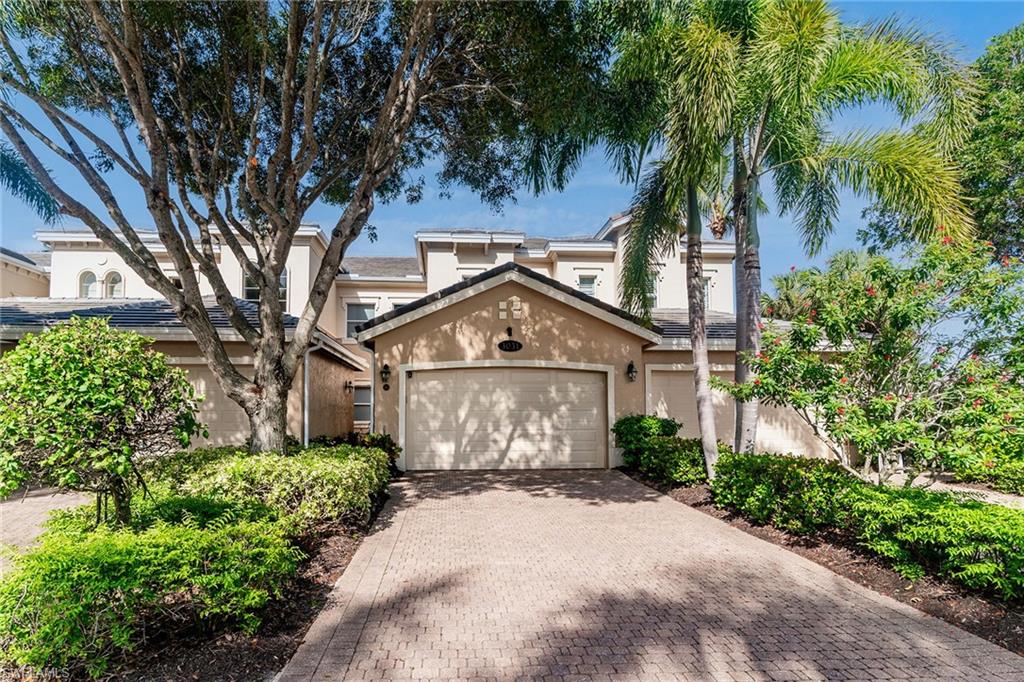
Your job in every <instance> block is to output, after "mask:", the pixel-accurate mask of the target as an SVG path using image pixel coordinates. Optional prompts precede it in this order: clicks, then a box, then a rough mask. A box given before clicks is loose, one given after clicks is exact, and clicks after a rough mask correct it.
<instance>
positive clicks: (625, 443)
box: [612, 414, 683, 467]
mask: <svg viewBox="0 0 1024 682" xmlns="http://www.w3.org/2000/svg"><path fill="white" fill-rule="evenodd" d="M682 427H683V425H682V424H680V423H679V422H677V421H676V420H674V419H665V418H664V417H655V416H653V415H649V414H630V415H626V416H625V417H620V418H619V419H618V420H616V422H615V424H614V425H613V426H612V433H613V434H615V445H617V446H618V447H620V448H622V462H623V463H624V464H625V465H626V466H628V467H635V466H637V465H638V464H639V463H640V455H641V454H642V453H643V451H644V450H646V449H647V444H648V442H649V441H650V439H651V438H655V437H657V436H666V437H667V436H675V435H676V434H677V433H679V429H681V428H682Z"/></svg>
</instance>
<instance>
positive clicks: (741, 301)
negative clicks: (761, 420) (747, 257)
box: [732, 138, 750, 450]
mask: <svg viewBox="0 0 1024 682" xmlns="http://www.w3.org/2000/svg"><path fill="white" fill-rule="evenodd" d="M732 162H733V184H732V216H733V224H734V225H735V229H734V230H733V233H734V234H733V238H734V239H735V240H736V258H735V260H734V261H733V270H734V277H733V280H734V286H735V289H736V293H735V297H736V298H735V300H736V359H735V361H734V367H735V369H734V372H735V374H734V376H733V381H735V382H736V383H737V384H742V383H746V381H747V379H748V376H749V373H750V372H749V368H748V367H747V365H746V364H744V363H743V361H742V360H741V354H742V352H743V349H744V345H745V344H746V340H747V317H746V309H747V296H746V279H745V277H744V271H743V256H744V251H745V249H746V241H747V173H746V170H744V167H743V142H742V140H741V139H740V138H735V139H734V140H733V161H732ZM744 416H745V415H744V412H743V403H740V402H737V403H736V424H735V426H736V428H735V433H734V434H733V448H734V449H736V450H739V449H740V442H741V440H742V434H743V425H744Z"/></svg>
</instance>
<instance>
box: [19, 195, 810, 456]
mask: <svg viewBox="0 0 1024 682" xmlns="http://www.w3.org/2000/svg"><path fill="white" fill-rule="evenodd" d="M36 236H37V238H38V239H39V241H41V242H42V243H43V245H44V246H45V247H46V251H45V254H46V256H48V257H49V259H50V262H49V266H48V268H46V270H45V274H46V276H47V278H48V291H47V292H45V295H36V296H38V298H36V299H31V298H24V297H25V296H29V295H31V294H26V293H21V294H20V295H21V296H22V297H21V298H18V299H11V300H7V301H0V338H3V339H5V340H6V341H7V342H8V343H12V342H14V341H16V339H17V337H18V336H17V335H18V334H19V333H23V332H19V330H18V329H17V328H15V326H12V325H11V324H10V323H9V320H10V318H11V316H12V314H14V312H15V311H17V310H24V311H31V310H32V309H33V308H32V307H33V306H36V307H37V308H38V307H40V306H42V307H43V308H45V307H46V306H53V305H55V304H56V303H55V302H61V305H62V306H63V307H62V308H61V309H62V310H64V311H70V310H73V309H76V307H77V308H78V309H86V308H88V309H93V308H94V307H96V306H100V309H101V310H104V306H105V307H106V311H109V309H112V308H132V307H133V306H139V305H157V304H158V302H156V301H154V300H153V299H155V298H156V293H155V292H154V291H152V290H151V289H149V288H148V287H147V286H146V285H145V284H144V283H143V282H142V281H141V279H139V278H138V277H137V276H135V275H134V273H132V272H131V270H130V269H129V268H127V267H126V266H125V264H124V263H123V262H122V261H121V260H120V258H118V257H117V256H116V255H115V254H113V253H112V252H110V250H109V249H106V248H105V247H104V246H103V245H102V244H101V243H100V242H99V240H98V239H96V237H95V236H94V235H92V233H91V232H88V231H73V230H70V231H64V230H51V231H44V232H40V233H38V234H37V235H36ZM628 237H629V217H628V215H617V216H613V217H612V218H610V219H609V220H608V221H607V222H606V223H605V224H604V225H603V226H602V227H601V228H600V229H599V230H597V231H596V233H593V234H590V235H585V236H577V237H558V238H542V237H531V236H528V235H526V234H524V233H522V232H518V231H512V230H473V229H469V230H467V229H457V230H440V229H439V230H427V231H421V232H418V233H417V234H416V236H415V239H414V244H413V247H414V255H413V256H408V257H398V256H394V257H391V256H387V257H371V256H363V257H349V258H346V259H345V260H344V262H343V263H342V267H341V269H340V271H339V273H338V275H337V278H336V281H335V286H334V288H333V290H332V292H331V294H330V297H329V299H328V301H327V304H326V306H325V309H324V312H323V315H322V317H321V319H320V324H319V326H320V331H319V334H320V336H319V337H318V338H319V339H320V340H321V344H320V347H318V348H317V349H316V350H315V351H314V352H312V354H311V360H310V362H309V368H310V371H309V372H305V371H304V372H301V373H300V376H299V377H297V378H296V382H297V385H296V387H295V389H293V393H295V394H296V397H295V399H294V401H293V403H294V405H293V417H292V419H291V421H292V431H293V434H294V435H296V436H297V437H302V436H309V435H310V434H312V435H319V434H321V433H328V432H334V431H338V432H341V431H347V430H352V429H355V430H367V429H373V430H377V431H384V432H387V433H390V434H392V435H393V436H394V437H395V438H396V439H397V440H398V441H399V442H400V444H401V445H402V447H403V449H404V452H403V455H402V459H401V461H400V462H399V464H400V466H402V467H404V468H409V469H438V468H531V467H608V466H616V465H617V464H619V459H618V454H617V452H616V450H615V447H614V443H613V441H612V439H611V435H610V427H611V424H612V423H613V422H614V420H615V419H617V418H618V417H620V416H623V415H626V414H631V413H638V412H647V413H652V414H660V415H664V416H672V417H675V418H677V419H679V420H680V421H682V422H683V425H684V426H683V432H682V433H683V435H686V436H693V435H696V433H697V421H696V410H695V406H694V400H693V371H692V369H693V368H692V363H691V359H690V349H689V339H688V324H687V316H686V309H685V307H686V300H687V296H686V275H685V262H686V253H685V245H684V244H683V243H680V245H679V246H678V247H677V248H675V249H673V250H671V251H670V252H667V253H665V254H664V255H663V257H662V258H661V260H660V262H659V267H658V271H657V274H656V276H655V277H654V278H652V281H651V287H650V296H651V303H652V306H653V308H654V323H655V324H654V326H645V325H644V324H642V323H641V321H640V320H637V319H635V318H634V317H632V316H631V315H629V314H628V313H626V312H624V311H623V310H621V309H619V307H618V305H619V302H620V301H619V286H618V282H619V276H620V273H621V268H622V255H623V247H624V244H625V242H626V240H628ZM145 239H147V240H149V242H150V244H151V245H152V248H153V250H154V252H155V253H156V254H157V256H158V258H159V257H164V256H163V254H162V253H161V250H162V247H161V245H160V244H159V240H158V239H157V238H156V235H155V234H148V235H146V236H145ZM326 246H327V242H326V239H325V237H324V235H323V233H322V232H321V231H320V229H319V228H318V227H316V226H313V225H308V226H303V227H302V228H301V229H300V230H299V233H298V235H297V237H296V241H295V246H294V248H293V249H292V252H291V254H290V256H289V260H288V264H287V267H286V272H285V274H284V276H283V277H282V281H281V296H282V300H283V301H284V303H285V311H286V313H288V314H290V315H294V314H297V313H299V312H300V311H301V309H302V306H303V305H304V304H305V301H306V295H307V293H308V291H309V283H310V281H311V280H312V277H313V275H314V273H315V272H316V270H317V268H318V267H319V265H320V262H321V258H322V256H323V253H324V251H325V249H326ZM734 253H735V249H734V246H733V245H732V244H730V243H726V242H721V241H708V242H706V243H705V244H704V260H705V274H706V277H705V281H704V288H705V294H706V300H707V301H708V308H709V313H708V320H709V324H708V332H709V337H710V348H711V361H712V365H713V367H712V369H713V371H714V372H716V373H718V374H720V375H721V376H723V377H728V376H730V375H731V373H732V370H733V366H732V363H733V359H734V357H733V352H732V351H733V349H734V337H735V318H734V315H733V311H734V303H733V300H734V291H733V277H734V276H733V255H734ZM217 256H218V258H219V259H220V267H221V270H222V272H224V273H225V279H226V281H227V283H228V286H229V287H231V288H232V291H233V293H234V294H235V295H236V296H237V297H238V298H240V299H243V300H244V299H250V298H252V297H253V296H254V295H255V291H254V290H253V289H251V288H249V287H247V286H246V282H245V281H244V278H243V275H242V270H241V268H240V267H239V265H238V262H237V261H236V260H235V259H234V257H233V254H232V253H231V251H230V250H229V249H222V250H220V251H219V252H218V254H217ZM29 260H32V259H31V258H29ZM167 269H168V274H169V276H172V277H173V268H172V267H171V264H170V262H169V260H168V261H167ZM5 273H6V271H5ZM4 279H5V280H6V274H4ZM6 291H7V285H6V282H5V284H4V292H6ZM12 291H14V289H13V288H12ZM209 293H211V294H212V291H210V292H209ZM5 295H9V294H6V293H5ZM33 301H35V302H34V303H33ZM211 305H212V304H211ZM168 312H169V311H168ZM5 318H6V319H5ZM125 319H127V318H125ZM37 322H38V320H37ZM224 332H225V333H229V332H230V329H229V328H228V327H227V325H226V324H225V329H224ZM175 333H176V334H185V335H187V332H185V331H184V330H183V328H179V329H178V330H177V331H176V332H175ZM172 341H173V342H174V343H176V344H178V345H169V344H170V343H171V342H172ZM189 343H190V341H189V340H188V339H187V338H178V337H175V338H174V339H170V338H168V339H166V340H165V339H163V338H160V339H158V347H160V348H161V349H162V350H167V351H168V352H169V353H171V354H172V355H173V356H174V357H177V358H179V360H178V361H179V362H181V363H182V364H185V365H187V366H188V367H189V368H190V370H189V371H190V375H191V376H193V379H194V381H195V382H196V383H197V384H198V385H201V387H202V390H204V391H205V392H206V393H207V395H208V396H209V397H208V399H207V408H206V412H205V414H204V417H205V419H206V420H207V422H208V423H210V424H211V436H213V437H215V438H216V439H218V441H219V442H227V441H232V440H235V441H237V440H241V439H244V436H245V431H246V425H245V423H244V419H242V420H241V421H240V420H239V413H240V410H239V409H238V408H237V406H235V405H234V403H231V401H230V400H228V399H227V398H226V397H225V396H223V394H219V389H217V387H216V385H215V383H214V382H213V381H212V375H211V374H210V371H209V370H208V369H206V367H205V364H204V363H203V361H202V358H200V357H199V354H198V352H196V350H195V347H194V344H193V345H191V346H189V345H188V344H189ZM238 352H239V353H240V355H241V357H243V359H244V355H245V354H244V351H243V347H242V344H238ZM303 377H304V378H303ZM717 400H718V405H719V410H718V413H717V415H716V416H717V421H718V428H719V432H720V434H721V437H722V438H723V439H724V440H728V439H729V438H730V437H731V433H732V430H733V425H732V421H733V407H732V404H731V401H730V400H729V399H728V398H727V397H726V396H724V395H720V396H718V397H717ZM303 406H305V407H303ZM303 415H306V416H303ZM762 415H763V416H762V421H761V426H760V429H759V446H760V447H761V448H763V449H765V450H770V451H783V452H785V451H793V452H800V453H803V454H808V455H824V454H825V452H826V449H825V448H824V447H823V446H822V445H821V444H820V443H819V442H818V441H817V439H816V438H815V437H814V435H813V434H812V433H811V432H810V430H809V429H808V428H807V427H806V426H805V425H804V424H803V422H802V421H801V420H800V419H799V418H798V417H797V416H796V415H795V414H793V413H791V412H789V411H787V410H781V409H774V408H764V409H763V410H762ZM324 424H330V426H329V427H328V426H324ZM214 434H216V435H215V436H214Z"/></svg>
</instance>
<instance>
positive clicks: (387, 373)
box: [380, 363, 391, 384]
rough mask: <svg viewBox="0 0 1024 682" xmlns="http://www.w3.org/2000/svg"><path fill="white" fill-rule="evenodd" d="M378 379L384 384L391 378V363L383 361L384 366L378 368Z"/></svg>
mask: <svg viewBox="0 0 1024 682" xmlns="http://www.w3.org/2000/svg"><path fill="white" fill-rule="evenodd" d="M380 380H381V381H383V382H384V383H385V384H386V383H388V382H389V381H390V380H391V365H389V364H387V363H384V366H383V367H381V368H380Z"/></svg>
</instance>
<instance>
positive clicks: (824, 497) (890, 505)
mask: <svg viewBox="0 0 1024 682" xmlns="http://www.w3.org/2000/svg"><path fill="white" fill-rule="evenodd" d="M715 471H716V474H717V475H716V477H715V479H714V480H713V481H712V482H711V488H712V492H713V493H714V499H715V504H716V505H718V506H720V507H725V508H729V509H733V510H735V511H737V512H739V513H741V514H743V515H744V516H746V517H748V518H749V519H750V520H752V521H754V522H755V523H761V524H771V525H774V526H777V527H779V528H783V529H785V530H788V531H791V532H794V533H801V534H813V533H817V532H822V531H829V530H837V531H841V532H845V533H850V534H852V535H853V536H854V537H856V538H857V539H858V540H859V542H860V543H861V544H862V545H863V546H864V547H865V548H866V549H868V550H869V551H871V552H874V553H875V554H878V555H879V556H882V557H884V558H885V559H887V560H888V561H890V562H891V563H892V565H893V568H894V569H895V570H897V571H898V572H899V573H900V574H901V575H903V576H905V577H907V578H911V579H915V578H919V577H921V576H922V575H924V574H925V573H932V574H936V575H940V576H943V577H946V578H949V579H952V580H956V581H958V582H960V583H962V584H964V585H966V586H968V587H971V588H975V589H980V590H985V591H990V592H995V593H997V594H999V595H1000V596H1002V597H1004V598H1007V599H1010V598H1021V597H1024V510H1019V509H1009V508H1006V507H1002V506H999V505H993V504H986V503H984V502H978V501H976V500H968V499H963V498H962V497H961V496H956V495H953V494H950V493H945V492H933V491H929V490H923V489H921V488H892V487H887V486H877V485H872V484H868V483H864V482H863V481H861V480H859V479H858V478H856V477H854V476H852V475H850V474H849V473H847V472H846V471H845V470H844V469H842V468H841V467H839V466H838V465H837V464H835V463H834V462H829V461H826V460H820V459H807V458H801V457H783V456H778V455H749V454H736V453H728V454H724V455H723V456H722V457H721V459H719V463H718V466H717V467H716V469H715Z"/></svg>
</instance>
